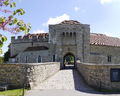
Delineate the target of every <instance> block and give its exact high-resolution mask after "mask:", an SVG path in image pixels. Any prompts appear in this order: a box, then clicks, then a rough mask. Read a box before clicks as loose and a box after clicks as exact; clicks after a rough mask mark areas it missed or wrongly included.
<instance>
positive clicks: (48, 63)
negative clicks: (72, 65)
mask: <svg viewBox="0 0 120 96" xmlns="http://www.w3.org/2000/svg"><path fill="white" fill-rule="evenodd" d="M58 63H60V62H45V63H3V64H0V65H19V66H20V65H21V66H22V65H26V66H27V65H50V64H58Z"/></svg>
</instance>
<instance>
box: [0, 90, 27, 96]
mask: <svg viewBox="0 0 120 96" xmlns="http://www.w3.org/2000/svg"><path fill="white" fill-rule="evenodd" d="M25 91H26V90H25ZM22 92H23V90H22V89H15V90H7V91H0V96H22Z"/></svg>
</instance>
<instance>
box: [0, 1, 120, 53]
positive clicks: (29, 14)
mask: <svg viewBox="0 0 120 96" xmlns="http://www.w3.org/2000/svg"><path fill="white" fill-rule="evenodd" d="M15 1H16V3H17V7H16V9H17V8H23V9H24V10H25V12H26V13H25V15H23V16H21V17H19V18H20V19H22V20H24V21H25V22H26V23H29V22H30V23H31V27H32V29H31V31H30V33H43V32H48V31H49V30H48V25H49V24H57V23H60V22H61V21H63V20H77V21H79V22H80V23H82V24H90V28H91V30H90V32H91V33H101V34H106V35H108V36H113V37H118V38H120V0H15ZM1 15H2V14H1V13H0V16H1ZM0 32H1V33H2V34H3V35H5V36H7V38H8V40H7V42H5V44H4V47H3V52H6V51H7V50H8V45H9V44H10V42H11V41H10V38H11V36H19V35H23V33H19V34H17V35H15V34H11V33H9V32H2V31H0ZM2 55H3V54H2Z"/></svg>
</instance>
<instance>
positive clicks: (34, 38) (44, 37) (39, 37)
mask: <svg viewBox="0 0 120 96" xmlns="http://www.w3.org/2000/svg"><path fill="white" fill-rule="evenodd" d="M48 39H49V34H48V33H40V34H27V35H24V36H18V37H15V36H12V37H11V43H20V42H48Z"/></svg>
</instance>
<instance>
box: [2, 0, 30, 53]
mask: <svg viewBox="0 0 120 96" xmlns="http://www.w3.org/2000/svg"><path fill="white" fill-rule="evenodd" d="M15 7H16V3H15V2H14V1H13V0H0V12H1V13H3V14H5V15H4V16H1V17H0V30H3V31H8V32H11V33H13V34H17V33H18V32H25V34H26V33H28V32H29V31H30V29H31V26H30V24H29V23H28V24H26V23H24V21H23V20H19V19H18V18H16V16H17V15H24V14H25V11H24V10H23V9H22V8H20V9H16V10H14V8H15ZM8 8H9V9H11V10H8ZM13 10H14V11H13ZM6 40H7V37H6V36H3V35H2V34H1V33H0V53H2V49H1V48H2V46H3V44H4V42H5V41H6Z"/></svg>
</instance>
